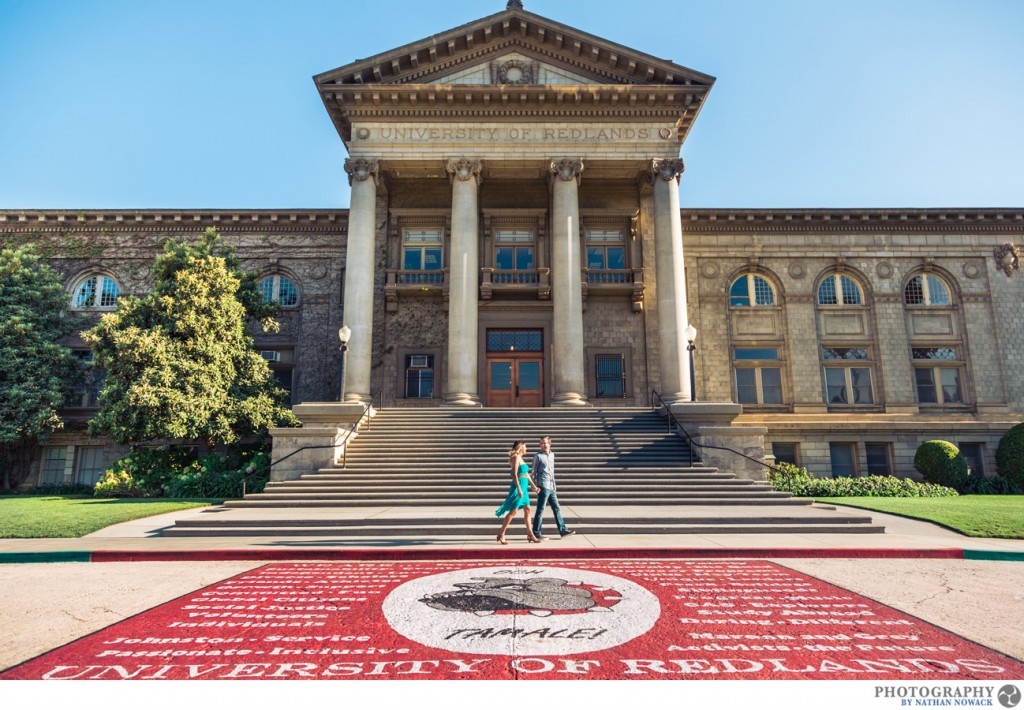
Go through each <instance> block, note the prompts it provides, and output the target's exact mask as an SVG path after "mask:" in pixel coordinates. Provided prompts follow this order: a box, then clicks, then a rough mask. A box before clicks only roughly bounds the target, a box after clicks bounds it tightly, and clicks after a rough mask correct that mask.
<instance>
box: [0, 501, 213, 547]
mask: <svg viewBox="0 0 1024 710" xmlns="http://www.w3.org/2000/svg"><path fill="white" fill-rule="evenodd" d="M222 502H223V501H222V500H219V499H218V500H198V499H193V500H186V499H163V498H151V499H122V498H117V499H112V498H86V497H75V496H0V538H5V537H6V538H12V537H20V538H25V537H81V536H82V535H88V534H89V533H91V532H96V531H97V530H100V529H102V528H105V527H107V526H108V525H114V524H115V523H124V522H127V521H129V520H137V519H139V518H148V517H149V516H151V515H159V514H161V513H171V512H174V511H175V510H186V509H188V508H199V507H202V506H204V505H215V504H218V503H222Z"/></svg>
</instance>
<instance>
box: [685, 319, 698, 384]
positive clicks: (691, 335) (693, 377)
mask: <svg viewBox="0 0 1024 710" xmlns="http://www.w3.org/2000/svg"><path fill="white" fill-rule="evenodd" d="M684 335H685V336H686V343H687V345H686V352H688V353H689V354H690V358H689V360H690V401H691V402H696V401H697V374H696V370H695V368H694V366H693V351H694V350H696V349H697V346H696V345H694V344H693V341H694V340H696V339H697V329H696V328H694V327H693V326H692V325H687V326H686V330H685V331H684Z"/></svg>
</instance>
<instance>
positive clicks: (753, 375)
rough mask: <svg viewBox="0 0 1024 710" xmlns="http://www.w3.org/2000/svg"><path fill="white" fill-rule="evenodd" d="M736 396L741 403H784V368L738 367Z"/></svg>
mask: <svg viewBox="0 0 1024 710" xmlns="http://www.w3.org/2000/svg"><path fill="white" fill-rule="evenodd" d="M736 398H737V401H739V403H740V404H773V405H774V404H782V402H783V399H782V370H781V369H780V368H778V367H737V368H736Z"/></svg>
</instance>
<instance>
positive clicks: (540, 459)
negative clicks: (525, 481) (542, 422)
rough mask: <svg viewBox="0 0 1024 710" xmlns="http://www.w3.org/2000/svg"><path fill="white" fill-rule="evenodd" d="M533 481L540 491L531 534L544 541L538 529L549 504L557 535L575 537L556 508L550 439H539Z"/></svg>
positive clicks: (556, 498)
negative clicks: (553, 515)
mask: <svg viewBox="0 0 1024 710" xmlns="http://www.w3.org/2000/svg"><path fill="white" fill-rule="evenodd" d="M532 468H533V480H534V482H535V483H536V484H537V487H538V488H539V489H540V490H539V491H538V493H537V512H536V513H534V515H533V534H534V535H536V536H537V537H538V538H540V539H544V536H543V535H541V532H540V529H541V525H542V524H543V521H542V520H541V518H542V517H543V516H544V506H546V505H547V504H549V503H550V504H551V511H552V512H553V513H554V514H555V524H556V525H557V526H558V534H559V535H561V536H562V537H568V536H569V535H575V534H576V531H575V530H569V529H568V528H566V527H565V521H564V520H562V509H561V508H559V507H558V494H557V493H556V486H555V453H554V452H553V451H552V450H551V437H550V436H542V437H541V438H540V451H538V452H537V453H536V454H534V456H533V467H532Z"/></svg>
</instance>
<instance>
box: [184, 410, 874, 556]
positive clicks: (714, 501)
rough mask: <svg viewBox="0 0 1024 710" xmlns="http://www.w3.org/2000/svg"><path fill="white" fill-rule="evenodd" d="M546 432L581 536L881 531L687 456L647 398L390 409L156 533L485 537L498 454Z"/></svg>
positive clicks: (497, 487)
mask: <svg viewBox="0 0 1024 710" xmlns="http://www.w3.org/2000/svg"><path fill="white" fill-rule="evenodd" d="M545 434H546V435H549V436H551V437H552V439H553V446H552V449H553V450H554V451H555V454H556V469H555V470H556V476H557V481H558V494H559V501H560V502H561V504H562V509H563V514H564V515H565V517H566V520H567V522H568V523H569V526H570V527H572V528H575V529H576V530H577V532H578V533H580V534H586V535H600V534H614V535H627V534H686V533H702V534H708V533H733V534H740V533H762V532H777V533H781V532H786V533H807V532H844V533H875V532H882V531H883V529H882V528H881V527H880V526H875V525H872V524H871V519H870V517H868V516H861V515H855V516H844V515H840V514H838V513H836V512H835V509H834V508H829V507H827V506H812V505H811V503H810V501H808V500H806V499H795V498H793V497H792V496H791V495H790V494H788V493H780V492H775V491H772V490H771V489H770V488H769V487H768V486H767V485H766V484H763V483H758V482H753V481H749V480H744V479H739V478H736V476H735V475H733V474H730V473H722V472H719V471H718V470H717V469H713V468H703V467H700V466H699V465H696V466H694V465H693V462H692V453H691V451H690V448H689V446H688V445H687V443H686V442H685V441H684V440H682V439H680V438H679V437H678V436H677V435H675V434H674V433H670V432H668V431H667V429H666V425H665V420H664V419H662V418H661V417H660V416H658V415H657V414H656V413H655V412H653V411H652V410H650V409H605V410H601V409H589V408H588V409H580V410H561V409H532V410H522V409H517V410H503V409H483V410H480V409H475V410H463V409H401V408H396V409H387V410H383V411H381V412H380V413H378V415H377V416H376V417H375V418H374V419H373V421H372V424H371V426H370V428H369V429H364V431H363V432H362V433H361V434H360V436H359V437H358V438H357V439H355V440H354V441H353V443H352V444H351V445H350V447H349V451H348V454H347V461H346V463H345V466H344V467H342V466H341V465H340V464H339V465H336V466H334V467H329V468H323V469H321V470H320V471H317V472H315V473H309V474H307V475H305V476H303V477H302V478H300V479H297V480H293V481H286V482H280V483H270V484H268V485H267V487H266V490H265V491H264V492H263V493H258V494H252V495H248V496H246V497H245V498H244V499H243V500H238V501H229V502H227V503H225V504H224V508H225V509H226V510H227V511H228V513H229V514H227V515H213V516H204V517H202V518H200V519H191V520H179V521H178V522H177V523H176V525H175V526H174V527H173V528H170V529H168V530H166V531H164V535H167V536H210V535H233V536H246V537H249V536H270V535H273V536H302V537H319V536H344V537H348V536H352V537H366V536H373V537H390V536H401V537H409V536H419V537H435V536H447V537H450V536H460V537H467V536H468V537H475V536H477V535H480V536H487V537H492V536H493V535H494V532H495V530H496V527H497V525H496V518H494V516H493V511H494V509H496V508H497V507H498V505H500V503H501V501H502V500H504V498H505V495H506V493H507V491H508V485H509V480H510V479H509V476H508V472H507V470H506V469H507V467H508V466H507V455H506V451H507V450H508V449H509V448H510V447H511V445H512V442H513V441H514V440H516V439H523V440H525V441H526V442H527V447H528V449H529V453H528V455H527V459H528V460H532V455H533V453H534V452H536V451H537V440H538V439H539V438H540V436H542V435H545ZM546 515H547V516H548V523H547V528H548V529H549V530H550V529H551V528H552V525H553V524H552V523H551V522H550V520H551V516H550V513H546ZM520 525H521V524H520Z"/></svg>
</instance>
